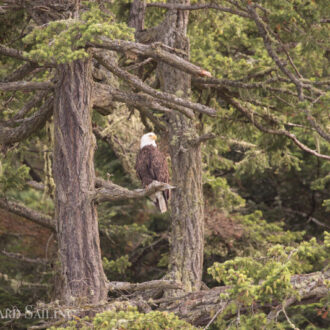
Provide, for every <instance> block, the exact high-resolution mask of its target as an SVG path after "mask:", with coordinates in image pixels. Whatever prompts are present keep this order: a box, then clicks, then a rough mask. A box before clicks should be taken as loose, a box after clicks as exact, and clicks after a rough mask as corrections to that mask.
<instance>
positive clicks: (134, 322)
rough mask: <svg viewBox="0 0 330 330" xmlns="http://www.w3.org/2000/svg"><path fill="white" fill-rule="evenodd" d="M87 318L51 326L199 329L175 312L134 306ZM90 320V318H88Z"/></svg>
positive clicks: (129, 329)
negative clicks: (147, 309)
mask: <svg viewBox="0 0 330 330" xmlns="http://www.w3.org/2000/svg"><path fill="white" fill-rule="evenodd" d="M84 321H85V320H84V319H82V320H79V321H71V322H69V324H68V326H67V327H65V328H55V327H52V328H50V329H51V330H55V329H57V330H60V329H61V330H62V329H69V330H74V329H76V328H77V327H79V329H85V330H87V329H95V330H98V329H114V330H115V329H121V330H149V329H153V330H163V329H173V330H175V329H178V330H179V329H187V330H193V329H197V328H196V327H194V326H192V325H191V324H189V323H187V322H185V321H183V320H180V319H179V318H178V317H177V316H176V315H174V314H173V313H167V312H158V311H152V312H149V313H146V314H144V313H140V312H138V311H137V309H136V308H134V307H129V308H128V309H127V310H122V311H107V312H104V313H99V314H96V316H95V317H94V318H93V319H92V325H91V323H90V322H88V323H87V322H86V323H85V322H84ZM88 321H89V320H88Z"/></svg>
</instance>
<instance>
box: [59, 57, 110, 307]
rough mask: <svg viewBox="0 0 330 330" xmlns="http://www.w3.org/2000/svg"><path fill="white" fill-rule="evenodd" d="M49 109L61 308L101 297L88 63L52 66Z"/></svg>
mask: <svg viewBox="0 0 330 330" xmlns="http://www.w3.org/2000/svg"><path fill="white" fill-rule="evenodd" d="M58 78H59V83H58V86H57V88H56V93H55V108H54V169H53V172H54V180H55V183H56V197H55V218H56V222H57V236H58V243H59V255H60V260H61V267H62V268H61V271H62V288H61V290H60V295H61V298H62V299H63V301H64V302H65V303H66V304H75V303H78V302H82V301H87V302H90V303H96V302H100V301H102V300H104V299H105V298H106V296H107V289H106V277H105V274H104V272H103V267H102V261H101V251H100V242H99V232H98V221H97V212H96V208H95V205H94V201H93V199H92V198H91V194H93V193H94V187H95V172H94V162H93V156H94V147H95V137H94V136H93V133H92V122H91V106H92V104H91V93H92V78H91V61H90V60H87V61H83V60H78V61H75V62H73V63H71V64H65V65H60V66H59V67H58Z"/></svg>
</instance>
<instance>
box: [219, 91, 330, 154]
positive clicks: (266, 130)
mask: <svg viewBox="0 0 330 330" xmlns="http://www.w3.org/2000/svg"><path fill="white" fill-rule="evenodd" d="M223 97H224V98H225V100H226V102H228V103H229V104H231V105H232V106H233V107H234V108H235V109H237V110H239V111H240V112H242V113H243V114H244V115H245V116H246V117H247V118H248V119H249V121H250V122H251V123H252V124H253V125H254V126H255V127H256V128H258V129H259V130H260V131H262V132H264V133H268V134H273V135H283V136H286V137H288V138H289V139H290V140H292V141H293V142H294V143H295V144H296V145H297V146H298V147H299V148H300V149H302V150H304V151H306V152H308V153H310V154H312V155H314V156H316V157H319V158H323V159H326V160H330V156H328V155H324V154H320V153H319V152H317V151H316V150H313V149H310V148H309V147H307V146H306V145H305V144H303V143H302V142H301V141H299V140H298V139H297V137H296V136H295V135H294V134H293V133H290V132H288V131H286V130H275V129H270V128H267V127H265V126H263V125H261V124H260V123H259V122H258V121H257V120H256V119H255V118H254V116H253V114H252V113H251V111H250V110H248V109H247V108H246V107H243V106H242V105H241V104H240V103H239V102H238V101H237V100H235V99H233V98H230V97H228V96H225V95H223Z"/></svg>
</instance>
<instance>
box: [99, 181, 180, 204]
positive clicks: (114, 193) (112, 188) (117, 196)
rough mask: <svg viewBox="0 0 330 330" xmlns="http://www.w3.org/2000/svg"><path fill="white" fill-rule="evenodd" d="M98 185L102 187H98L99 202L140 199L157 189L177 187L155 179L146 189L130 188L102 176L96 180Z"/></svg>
mask: <svg viewBox="0 0 330 330" xmlns="http://www.w3.org/2000/svg"><path fill="white" fill-rule="evenodd" d="M95 182H96V186H97V187H100V188H99V189H96V192H95V195H94V199H95V200H97V201H99V202H104V201H111V202H114V201H122V200H127V199H138V198H143V197H148V196H150V195H152V194H154V193H155V192H157V191H164V190H168V189H175V187H173V186H171V185H169V184H167V183H163V182H158V181H153V182H152V183H151V184H150V185H149V186H148V187H146V188H145V189H135V190H129V189H126V188H124V187H121V186H118V185H116V184H114V183H112V182H110V181H106V180H103V179H100V178H96V180H95Z"/></svg>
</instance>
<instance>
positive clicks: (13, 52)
mask: <svg viewBox="0 0 330 330" xmlns="http://www.w3.org/2000/svg"><path fill="white" fill-rule="evenodd" d="M0 54H1V55H5V56H10V57H14V58H17V59H19V60H23V61H28V62H32V63H35V64H36V62H34V61H32V60H31V59H29V58H28V57H26V56H25V55H24V53H23V52H22V51H20V50H17V49H14V48H10V47H7V46H5V45H2V44H0Z"/></svg>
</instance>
